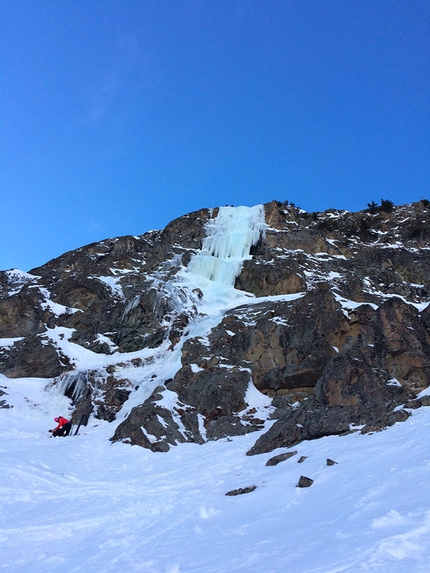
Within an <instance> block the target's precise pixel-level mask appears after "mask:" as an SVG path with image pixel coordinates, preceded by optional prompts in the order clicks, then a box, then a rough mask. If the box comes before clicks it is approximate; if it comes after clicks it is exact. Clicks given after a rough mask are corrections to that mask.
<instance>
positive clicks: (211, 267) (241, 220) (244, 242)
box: [188, 205, 266, 286]
mask: <svg viewBox="0 0 430 573" xmlns="http://www.w3.org/2000/svg"><path fill="white" fill-rule="evenodd" d="M265 228H266V223H265V217H264V207H263V205H256V206H255V207H220V209H219V212H218V216H217V217H216V218H215V219H211V220H210V221H208V222H207V223H206V225H205V230H206V237H205V238H204V240H203V244H202V249H201V251H200V252H199V253H197V254H196V255H194V257H193V258H192V259H191V261H190V263H189V265H188V272H189V273H192V274H193V275H195V276H196V277H199V278H200V279H203V280H204V279H206V280H209V281H213V282H215V283H218V284H220V285H225V286H234V281H235V279H236V277H237V276H238V275H239V273H240V270H241V268H242V264H243V261H244V260H246V259H249V258H251V257H250V254H249V253H250V250H251V246H252V245H255V244H256V243H257V241H258V239H259V238H260V234H261V233H262V232H264V230H265Z"/></svg>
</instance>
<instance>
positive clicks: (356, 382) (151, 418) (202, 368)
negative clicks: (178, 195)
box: [0, 201, 430, 453]
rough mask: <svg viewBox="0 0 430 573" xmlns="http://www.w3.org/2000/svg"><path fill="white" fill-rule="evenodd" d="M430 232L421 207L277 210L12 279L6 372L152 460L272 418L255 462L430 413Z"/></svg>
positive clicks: (2, 319) (3, 307)
mask: <svg viewBox="0 0 430 573" xmlns="http://www.w3.org/2000/svg"><path fill="white" fill-rule="evenodd" d="M429 229H430V209H429V208H428V203H427V202H426V201H421V202H419V203H414V204H412V205H404V206H400V207H394V208H393V209H392V210H389V212H386V211H383V210H382V209H379V210H376V212H372V213H371V212H369V211H361V212H358V213H348V212H345V211H336V210H329V211H326V212H324V213H305V212H303V211H301V210H300V209H298V208H297V207H295V206H294V205H290V204H288V203H287V202H284V203H279V202H277V201H272V202H271V203H268V204H266V205H258V206H255V207H220V208H216V209H201V210H200V211H196V212H195V213H190V214H188V215H185V216H183V217H180V218H178V219H176V220H175V221H172V222H171V223H170V224H169V225H167V227H166V228H165V229H164V230H162V231H151V232H149V233H145V234H144V235H141V236H126V237H119V238H116V239H106V240H104V241H101V242H99V243H93V244H91V245H88V246H85V247H82V248H81V249H77V250H75V251H71V252H69V253H66V254H64V255H62V256H61V257H59V258H57V259H54V260H52V261H49V262H48V263H47V264H46V265H44V266H42V267H39V268H37V269H33V270H32V271H30V272H29V273H25V272H22V271H18V270H15V269H14V270H10V271H3V272H1V273H0V373H2V374H4V375H6V376H8V377H10V378H16V377H23V376H26V377H28V376H30V377H32V376H34V377H44V378H48V379H51V381H50V382H49V383H50V384H54V385H55V386H56V387H57V388H58V390H59V391H60V392H63V393H66V394H67V395H68V396H70V398H71V400H72V401H73V403H74V404H75V407H76V414H75V416H76V417H80V413H81V412H82V411H88V410H91V411H92V415H93V416H96V417H99V418H103V419H105V420H108V421H109V422H111V423H112V424H113V429H112V434H114V439H117V440H123V441H128V442H130V443H136V444H139V445H141V446H143V447H147V448H151V449H153V450H155V451H167V450H168V449H169V448H170V447H171V446H173V445H174V444H175V443H178V442H181V441H193V442H197V443H204V442H205V441H207V440H212V439H219V438H220V437H228V436H232V435H239V434H243V433H248V432H256V431H260V430H262V428H263V427H264V424H265V421H266V420H267V419H269V418H276V420H277V421H276V422H275V424H273V425H272V427H271V429H270V430H269V431H268V432H267V433H263V434H262V435H261V436H260V437H259V438H258V440H257V442H256V445H255V446H254V448H253V449H252V451H251V453H259V452H262V451H269V450H271V449H274V448H276V447H280V446H285V445H292V444H294V443H297V442H298V441H301V440H303V439H310V438H315V437H319V436H322V435H327V434H332V433H337V434H339V433H343V432H346V431H351V428H352V427H354V428H361V429H362V431H370V430H371V429H372V428H373V429H375V428H377V429H380V428H382V427H385V426H387V425H390V424H392V423H395V422H396V421H400V420H401V419H404V418H405V416H407V412H406V410H404V409H403V408H402V406H403V404H405V403H408V404H409V406H408V407H409V408H411V407H415V406H416V405H424V404H426V403H427V401H426V400H423V399H422V397H421V396H422V394H423V393H425V391H426V389H427V388H428V387H429V385H430V350H429V335H430V318H429V316H430V307H429V306H428V303H429V301H430V289H429V284H430V264H429V263H430V256H429V254H430V230H429ZM411 404H414V406H411ZM120 421H121V423H119V422H120Z"/></svg>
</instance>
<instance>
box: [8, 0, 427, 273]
mask: <svg viewBox="0 0 430 573" xmlns="http://www.w3.org/2000/svg"><path fill="white" fill-rule="evenodd" d="M429 179H430V2H429V1H428V0H389V1H387V0H117V1H113V0H20V1H18V0H1V2H0V194H1V211H0V213H1V215H0V269H8V268H11V267H18V268H20V269H22V270H29V269H30V268H32V267H35V266H37V265H40V264H43V263H44V262H46V261H48V260H49V259H51V258H53V257H56V256H59V255H60V254H62V253H63V252H65V251H68V250H71V249H74V248H77V247H80V246H82V245H85V244H88V243H90V242H93V241H98V240H101V239H104V238H106V237H114V236H119V235H126V234H134V235H137V234H141V233H144V232H146V231H148V230H151V229H161V228H163V227H164V226H165V225H166V224H167V223H168V222H169V221H171V220H172V219H175V218H176V217H179V216H180V215H183V214H186V213H189V212H191V211H194V210H196V209H199V208H201V207H215V206H220V205H226V204H229V205H249V206H251V205H255V204H259V203H265V202H268V201H271V200H272V199H277V200H280V201H283V200H285V199H288V200H289V201H292V202H294V203H295V204H296V205H299V206H300V207H302V208H304V209H306V210H308V211H318V210H324V209H327V208H330V207H335V208H341V209H348V210H351V211H354V210H360V209H364V208H366V207H367V203H368V202H370V201H372V200H374V201H376V202H379V201H380V200H381V199H390V200H392V201H393V202H394V203H395V204H402V203H408V202H412V201H418V200H420V199H421V198H423V197H424V198H428V199H430V189H429Z"/></svg>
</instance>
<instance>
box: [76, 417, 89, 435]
mask: <svg viewBox="0 0 430 573" xmlns="http://www.w3.org/2000/svg"><path fill="white" fill-rule="evenodd" d="M86 417H87V413H86V412H82V416H81V419H80V420H79V424H78V427H77V428H76V431H75V433H74V435H75V436H76V435H77V434H78V432H79V428H80V427H81V425H82V424H83V423H84V420H85V418H86Z"/></svg>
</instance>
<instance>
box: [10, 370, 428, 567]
mask: <svg viewBox="0 0 430 573" xmlns="http://www.w3.org/2000/svg"><path fill="white" fill-rule="evenodd" d="M48 382H49V380H40V379H34V378H33V379H17V380H9V379H7V378H5V377H1V378H0V387H1V388H2V389H3V390H4V391H6V392H7V396H3V397H2V398H6V401H7V403H9V404H11V405H12V406H13V407H12V408H10V409H1V410H0V437H1V441H0V452H1V456H0V472H1V484H0V487H1V506H2V507H1V514H0V541H1V547H2V550H1V553H2V557H1V565H0V569H1V570H4V571H7V572H10V573H12V572H23V571H26V572H30V573H33V572H34V573H35V572H41V573H42V572H43V573H49V572H61V573H64V572H65V571H67V572H68V573H73V572H81V571H82V572H84V571H85V572H86V573H89V572H110V571H111V572H118V571H121V572H122V571H127V572H135V571H139V572H147V573H190V572H207V573H225V572H239V571H243V572H247V573H261V572H262V571H264V572H270V573H286V572H288V573H311V572H312V573H316V572H318V573H335V572H341V571H347V572H354V573H356V572H364V571H365V572H380V573H386V572H387V571H390V573H411V572H415V573H418V572H420V573H428V571H430V485H429V484H430V452H429V445H428V444H429V443H430V409H426V408H421V409H419V410H414V411H413V412H412V416H411V417H410V418H409V420H408V421H406V422H404V423H401V424H396V425H395V426H393V427H391V428H389V429H387V430H385V431H383V432H380V433H375V434H373V435H364V436H362V435H361V434H360V433H359V432H356V433H352V434H350V435H348V436H343V437H335V436H332V437H327V438H323V439H320V440H315V441H312V442H303V443H301V444H299V445H298V446H297V447H296V448H294V450H297V454H296V455H295V456H293V457H292V458H290V459H288V460H287V461H284V462H282V463H280V464H278V465H277V466H266V465H265V464H266V461H267V460H268V459H269V458H270V457H273V456H274V455H276V454H279V453H282V452H285V451H288V450H286V449H280V450H276V451H274V452H272V453H271V454H264V455H260V456H252V457H250V456H246V451H247V450H248V449H249V448H250V447H251V445H252V444H253V443H254V441H255V440H256V438H257V433H254V434H251V435H248V436H241V437H236V438H234V439H227V440H219V441H217V442H209V443H207V444H204V445H202V446H199V445H195V444H182V445H179V446H177V447H174V448H172V449H171V451H170V452H168V453H165V454H164V453H153V452H151V451H148V450H145V449H143V448H140V447H137V446H134V447H132V446H129V445H126V444H122V443H114V444H113V443H111V442H110V441H109V438H110V437H111V436H112V435H113V433H114V429H115V424H116V423H117V422H114V423H112V424H108V423H107V422H103V421H99V420H95V419H91V420H90V423H89V425H88V426H87V427H86V428H82V429H81V431H80V434H79V435H78V436H70V437H68V438H52V437H51V436H50V434H49V433H48V429H49V428H52V427H54V425H55V423H54V422H53V418H54V416H56V415H58V414H63V415H66V416H67V413H68V411H69V407H70V404H69V400H68V399H67V398H65V397H64V396H59V395H57V394H53V393H52V392H53V390H50V391H45V387H46V385H47V383H48ZM302 456H306V459H305V460H304V461H303V462H302V463H298V460H299V459H300V458H301V457H302ZM327 458H330V459H332V460H334V461H335V462H337V463H336V464H334V465H332V466H327V463H326V460H327ZM301 475H305V476H307V477H310V478H311V479H313V480H314V483H313V484H312V486H311V487H309V488H306V489H301V488H298V487H296V485H297V483H298V480H299V477H300V476H301ZM248 486H257V487H256V489H255V490H254V491H253V492H251V493H248V494H243V495H238V496H233V497H230V496H226V495H225V494H226V493H227V492H228V491H230V490H232V489H237V488H244V487H248Z"/></svg>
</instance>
